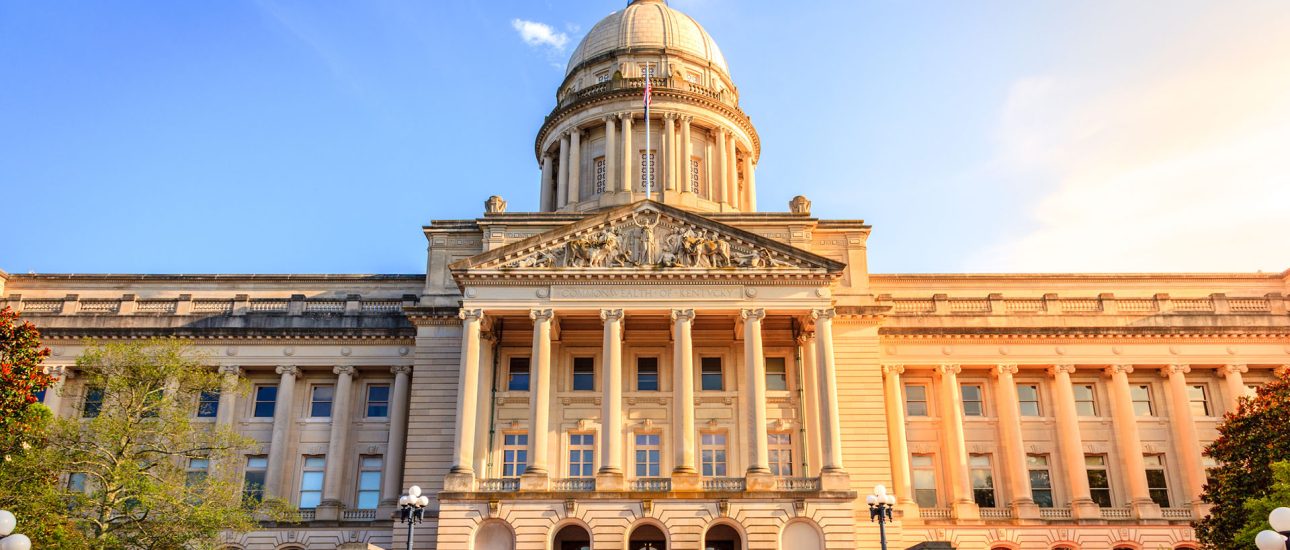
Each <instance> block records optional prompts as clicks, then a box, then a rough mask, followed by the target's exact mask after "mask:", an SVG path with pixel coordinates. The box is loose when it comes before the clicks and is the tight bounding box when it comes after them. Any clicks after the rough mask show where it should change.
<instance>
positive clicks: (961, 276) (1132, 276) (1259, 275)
mask: <svg viewBox="0 0 1290 550" xmlns="http://www.w3.org/2000/svg"><path fill="white" fill-rule="evenodd" d="M1286 277H1290V269H1287V270H1285V271H1282V272H1280V273H1264V272H1249V271H1241V272H1221V271H1218V272H1177V273H1170V272H1157V273H870V274H869V278H870V279H871V280H872V279H888V280H895V279H947V280H986V279H1063V280H1090V279H1128V280H1146V279H1162V278H1173V279H1197V280H1206V279H1252V280H1262V279H1268V280H1280V279H1283V278H1286Z"/></svg>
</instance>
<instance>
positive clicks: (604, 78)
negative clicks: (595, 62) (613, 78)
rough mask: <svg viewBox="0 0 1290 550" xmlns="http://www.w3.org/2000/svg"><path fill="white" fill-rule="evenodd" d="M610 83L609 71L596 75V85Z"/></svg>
mask: <svg viewBox="0 0 1290 550" xmlns="http://www.w3.org/2000/svg"><path fill="white" fill-rule="evenodd" d="M601 82H609V69H605V70H603V71H600V72H598V73H596V83H597V84H599V83H601Z"/></svg>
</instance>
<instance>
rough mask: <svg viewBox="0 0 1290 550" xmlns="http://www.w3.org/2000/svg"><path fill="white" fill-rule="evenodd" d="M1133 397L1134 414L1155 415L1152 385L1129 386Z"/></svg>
mask: <svg viewBox="0 0 1290 550" xmlns="http://www.w3.org/2000/svg"><path fill="white" fill-rule="evenodd" d="M1129 395H1130V397H1132V399H1133V414H1134V415H1136V416H1155V415H1156V410H1155V408H1154V407H1152V406H1151V386H1133V387H1132V388H1129Z"/></svg>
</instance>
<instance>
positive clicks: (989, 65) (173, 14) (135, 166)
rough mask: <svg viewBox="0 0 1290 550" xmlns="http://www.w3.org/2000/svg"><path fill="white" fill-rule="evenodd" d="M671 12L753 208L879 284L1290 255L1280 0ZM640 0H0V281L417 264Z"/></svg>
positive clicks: (735, 5) (1271, 264)
mask: <svg viewBox="0 0 1290 550" xmlns="http://www.w3.org/2000/svg"><path fill="white" fill-rule="evenodd" d="M671 4H672V6H673V7H675V8H677V9H680V10H682V11H685V12H687V13H689V14H690V15H691V16H693V17H694V18H695V19H697V20H698V21H699V22H700V23H701V24H703V25H704V26H705V27H706V28H707V29H708V31H709V32H710V33H711V34H712V35H713V37H714V38H715V39H716V40H717V42H718V43H719V44H720V46H721V48H722V50H723V51H724V53H725V55H726V57H727V59H729V61H730V65H731V71H732V73H733V76H734V79H735V82H736V83H737V84H738V85H739V88H740V94H741V99H742V105H743V108H744V110H745V111H746V112H748V114H749V115H750V116H751V117H752V120H753V122H754V124H755V125H756V126H757V129H758V131H759V133H760V135H761V137H762V143H763V154H762V158H761V164H760V165H759V169H758V175H757V180H758V184H759V185H758V187H759V189H758V190H759V199H758V204H759V206H761V208H762V210H771V209H776V210H783V209H785V208H786V204H787V201H788V200H789V198H791V197H792V196H793V195H796V194H803V195H806V196H807V197H809V198H811V199H812V200H813V201H814V204H815V207H814V213H815V214H816V215H817V216H819V217H828V218H863V219H865V220H867V221H868V222H870V223H871V224H873V226H874V233H873V237H872V239H871V240H870V248H869V251H870V267H871V269H872V270H873V271H875V272H959V271H969V272H1014V271H1025V272H1032V271H1253V270H1258V269H1262V270H1267V271H1280V270H1282V269H1285V268H1287V267H1290V245H1287V244H1286V240H1285V227H1286V226H1287V222H1286V221H1285V219H1286V217H1287V216H1286V214H1287V213H1290V206H1288V205H1290V155H1287V154H1286V153H1285V151H1286V150H1287V146H1290V34H1288V33H1285V32H1283V31H1284V29H1286V28H1290V3H1286V2H1284V1H1279V0H1268V1H1240V2H1223V3H1218V2H1203V1H1192V0H1180V1H1175V2H1168V3H1163V2H1121V1H1109V0H1088V1H1079V2H1074V1H1071V2H1055V1H1043V2H1019V1H1011V2H999V1H981V2H897V1H882V2H857V1H854V0H846V1H842V0H839V1H833V0H828V1H812V2H791V3H790V2H772V1H762V0H757V1H751V0H739V1H735V0H675V1H673V2H672V3H671ZM622 5H623V2H622V1H618V0H613V1H609V0H606V1H578V2H555V1H547V2H537V1H531V0H530V1H519V0H516V1H487V2H485V1H478V2H446V1H442V2H440V1H435V2H427V1H413V0H406V1H404V0H373V1H361V2H359V1H347V2H309V1H298V2H287V1H268V0H265V1H258V2H257V1H238V0H229V1H223V2H152V1H147V2H145V1H124V0H123V1H113V2H72V1H64V0H50V1H42V2H28V1H21V0H0V75H3V76H2V77H0V201H3V202H2V203H0V204H3V205H4V206H5V208H4V212H5V214H6V216H7V218H8V221H9V224H8V225H9V228H10V231H9V232H8V233H7V234H6V236H5V238H3V239H0V268H2V269H5V270H7V271H10V272H17V273H23V272H28V271H37V272H115V273H121V272H142V273H287V272H297V273H320V272H330V273H386V272H389V273H415V272H418V271H421V270H423V269H424V262H425V256H424V254H425V244H426V243H425V240H424V237H423V236H422V234H421V232H420V227H421V226H422V225H423V224H425V223H427V222H428V221H429V220H431V219H445V218H470V217H475V216H478V215H479V213H480V212H481V211H482V202H483V200H484V199H485V198H487V196H488V195H490V194H498V195H502V196H503V197H505V198H506V199H507V200H508V201H509V202H510V207H511V209H512V210H529V209H533V208H535V206H536V202H537V180H538V171H537V166H536V164H535V161H534V159H533V154H532V151H533V145H532V140H533V137H534V134H535V132H536V131H537V129H538V126H539V125H540V124H541V121H542V117H543V116H544V115H545V114H546V113H547V112H549V111H550V109H551V108H552V106H553V103H554V91H555V87H556V85H557V84H558V83H559V81H560V80H561V78H562V76H563V69H562V67H563V63H564V59H565V58H566V57H567V55H568V53H569V52H570V51H572V49H573V47H574V46H575V45H576V44H577V41H578V40H579V39H581V37H582V33H583V32H585V31H586V30H587V29H589V28H590V27H591V26H592V25H593V24H594V23H595V22H596V21H597V20H599V19H600V18H601V17H603V16H604V15H606V14H608V13H609V12H611V11H613V10H616V9H619V8H621V7H622ZM517 19H518V20H523V21H530V22H534V23H541V24H544V25H547V26H549V27H550V28H551V36H552V37H553V38H552V39H551V40H547V41H545V42H540V43H526V41H525V40H523V39H522V37H521V36H520V34H519V33H518V32H517V30H516V27H515V25H514V21H515V20H517ZM561 34H563V35H565V36H566V37H567V40H566V41H565V42H564V43H563V45H562V46H558V43H559V42H560V40H559V38H558V37H559V36H560V35H561Z"/></svg>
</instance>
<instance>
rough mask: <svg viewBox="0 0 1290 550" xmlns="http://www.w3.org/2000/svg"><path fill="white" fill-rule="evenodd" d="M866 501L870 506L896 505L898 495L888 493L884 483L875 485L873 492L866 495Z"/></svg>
mask: <svg viewBox="0 0 1290 550" xmlns="http://www.w3.org/2000/svg"><path fill="white" fill-rule="evenodd" d="M864 501H865V502H866V503H868V504H869V505H870V506H877V505H879V504H886V505H887V506H894V505H895V504H896V496H895V495H890V494H887V488H886V487H884V486H882V485H874V486H873V494H872V495H869V496H868V497H866V498H865V499H864Z"/></svg>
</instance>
